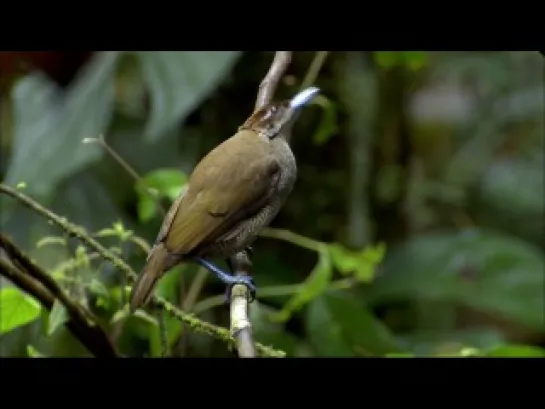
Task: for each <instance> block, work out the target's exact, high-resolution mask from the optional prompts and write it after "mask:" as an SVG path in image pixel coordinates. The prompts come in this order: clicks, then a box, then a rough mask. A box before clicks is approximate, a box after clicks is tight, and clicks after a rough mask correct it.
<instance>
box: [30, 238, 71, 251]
mask: <svg viewBox="0 0 545 409" xmlns="http://www.w3.org/2000/svg"><path fill="white" fill-rule="evenodd" d="M52 244H56V245H60V246H66V239H65V238H64V237H57V236H47V237H44V238H42V239H40V240H39V241H38V243H36V247H37V248H40V247H44V246H49V245H52Z"/></svg>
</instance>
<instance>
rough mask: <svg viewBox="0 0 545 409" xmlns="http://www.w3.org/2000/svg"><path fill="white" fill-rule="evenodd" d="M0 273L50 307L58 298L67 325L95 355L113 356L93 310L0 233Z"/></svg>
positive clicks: (108, 340) (106, 337)
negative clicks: (68, 292)
mask: <svg viewBox="0 0 545 409" xmlns="http://www.w3.org/2000/svg"><path fill="white" fill-rule="evenodd" d="M0 248H1V249H2V250H3V251H4V254H5V257H2V258H0V274H1V275H3V276H4V277H6V278H7V279H8V280H10V281H11V282H12V283H13V284H15V285H16V286H17V287H18V288H20V289H21V290H23V291H25V292H26V293H28V294H30V295H31V296H33V297H34V298H35V299H36V300H38V301H39V302H40V304H42V305H43V306H44V307H45V308H47V309H48V310H51V308H53V304H54V303H55V301H56V300H58V301H59V302H60V303H61V304H62V305H63V306H64V308H65V310H66V312H67V313H68V316H69V317H70V318H69V320H68V321H67V322H66V327H67V328H68V330H69V331H70V332H72V334H73V335H74V336H75V337H76V338H77V339H78V340H79V341H80V342H81V343H82V345H84V346H85V347H86V348H87V349H88V350H89V352H90V353H91V354H93V355H94V356H96V357H106V358H115V357H117V353H116V351H115V348H114V346H113V345H112V343H111V341H110V339H109V338H108V336H107V335H106V332H105V331H104V329H103V328H102V327H101V326H100V324H99V321H98V319H97V318H96V317H95V316H94V314H93V313H92V312H91V311H89V310H87V309H86V308H85V307H84V306H83V305H81V304H80V303H78V302H77V301H75V300H73V299H72V298H70V296H69V295H68V294H67V293H66V292H65V291H64V290H63V289H62V288H61V287H60V286H59V285H58V284H57V283H56V282H55V280H54V279H53V278H52V277H51V276H49V274H47V273H46V272H45V271H44V270H42V268H41V267H39V266H38V265H37V264H35V263H34V262H33V261H32V260H30V258H29V257H28V256H27V255H26V254H24V253H23V252H22V251H21V250H19V249H18V248H17V247H16V246H15V244H13V243H12V242H11V241H10V240H9V239H8V238H7V237H6V236H4V235H2V234H0Z"/></svg>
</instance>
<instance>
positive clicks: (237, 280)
mask: <svg viewBox="0 0 545 409" xmlns="http://www.w3.org/2000/svg"><path fill="white" fill-rule="evenodd" d="M237 284H242V285H245V286H246V288H248V291H249V292H250V300H249V302H252V301H253V300H255V296H256V291H257V288H256V285H255V283H254V280H253V278H252V277H250V276H234V277H233V280H232V281H231V283H229V285H228V286H227V291H226V298H227V300H226V302H227V303H228V304H229V303H230V302H231V292H232V289H233V286H235V285H237Z"/></svg>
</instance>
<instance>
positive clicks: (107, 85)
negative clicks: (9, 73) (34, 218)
mask: <svg viewBox="0 0 545 409" xmlns="http://www.w3.org/2000/svg"><path fill="white" fill-rule="evenodd" d="M117 56H118V53H117V52H100V53H97V54H96V55H95V57H94V58H93V59H92V60H91V61H90V62H89V64H88V65H87V66H86V67H84V69H83V72H82V73H81V75H80V77H79V78H78V79H77V80H76V82H75V84H74V85H73V86H72V87H71V88H69V90H68V91H67V93H66V94H64V95H63V94H61V91H60V90H59V89H57V87H56V86H55V84H53V83H52V82H51V81H50V80H49V79H47V78H46V77H45V76H43V75H40V74H31V75H28V76H26V77H24V78H23V79H22V80H20V81H19V82H18V83H17V84H16V86H15V88H14V90H13V102H14V140H13V155H12V158H11V163H10V166H9V169H8V174H7V177H6V179H7V183H9V184H13V185H14V184H17V183H19V182H22V181H23V182H26V184H27V187H26V191H27V192H28V193H29V194H30V195H34V196H42V197H43V196H46V195H48V194H51V193H52V192H53V190H54V189H55V187H56V184H57V183H58V182H59V181H60V180H61V179H62V178H64V177H65V176H67V175H70V174H72V173H74V172H75V171H77V170H79V169H81V168H83V167H84V166H85V165H86V164H88V163H89V162H91V161H93V160H95V159H96V158H97V157H98V156H99V155H100V154H101V151H100V149H89V147H87V146H85V145H83V144H82V143H81V141H82V139H83V138H86V137H94V136H97V135H98V134H99V133H101V132H103V131H104V130H105V128H106V127H107V125H108V123H109V121H110V117H111V113H112V106H113V101H114V75H113V74H114V70H115V67H116V64H115V63H116V60H117Z"/></svg>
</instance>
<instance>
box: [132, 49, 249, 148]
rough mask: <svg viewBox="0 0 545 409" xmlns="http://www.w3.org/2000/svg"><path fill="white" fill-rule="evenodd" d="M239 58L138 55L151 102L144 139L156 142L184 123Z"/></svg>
mask: <svg viewBox="0 0 545 409" xmlns="http://www.w3.org/2000/svg"><path fill="white" fill-rule="evenodd" d="M239 55H240V53H239V52H238V51H153V52H149V51H145V52H138V53H137V56H138V58H139V59H140V61H141V63H142V71H143V74H144V79H145V82H146V83H147V86H148V90H149V92H150V94H151V102H152V106H151V114H150V118H149V122H148V124H147V125H146V130H145V132H146V134H147V136H148V137H149V138H150V139H156V138H158V137H159V136H161V135H162V133H163V132H165V131H166V130H168V129H170V128H171V127H173V126H174V125H175V124H176V123H177V122H179V121H180V120H183V119H184V118H185V117H186V116H187V115H188V114H189V113H190V112H191V110H192V109H194V108H195V107H196V106H197V104H199V103H200V102H201V101H202V99H203V98H204V97H206V96H207V95H208V93H210V92H211V91H212V90H213V89H214V88H215V87H216V85H217V83H218V82H219V81H220V79H221V78H222V76H224V75H225V74H226V73H227V71H228V70H229V68H230V67H231V66H232V65H233V64H234V63H235V61H236V60H237V58H238V57H239Z"/></svg>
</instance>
